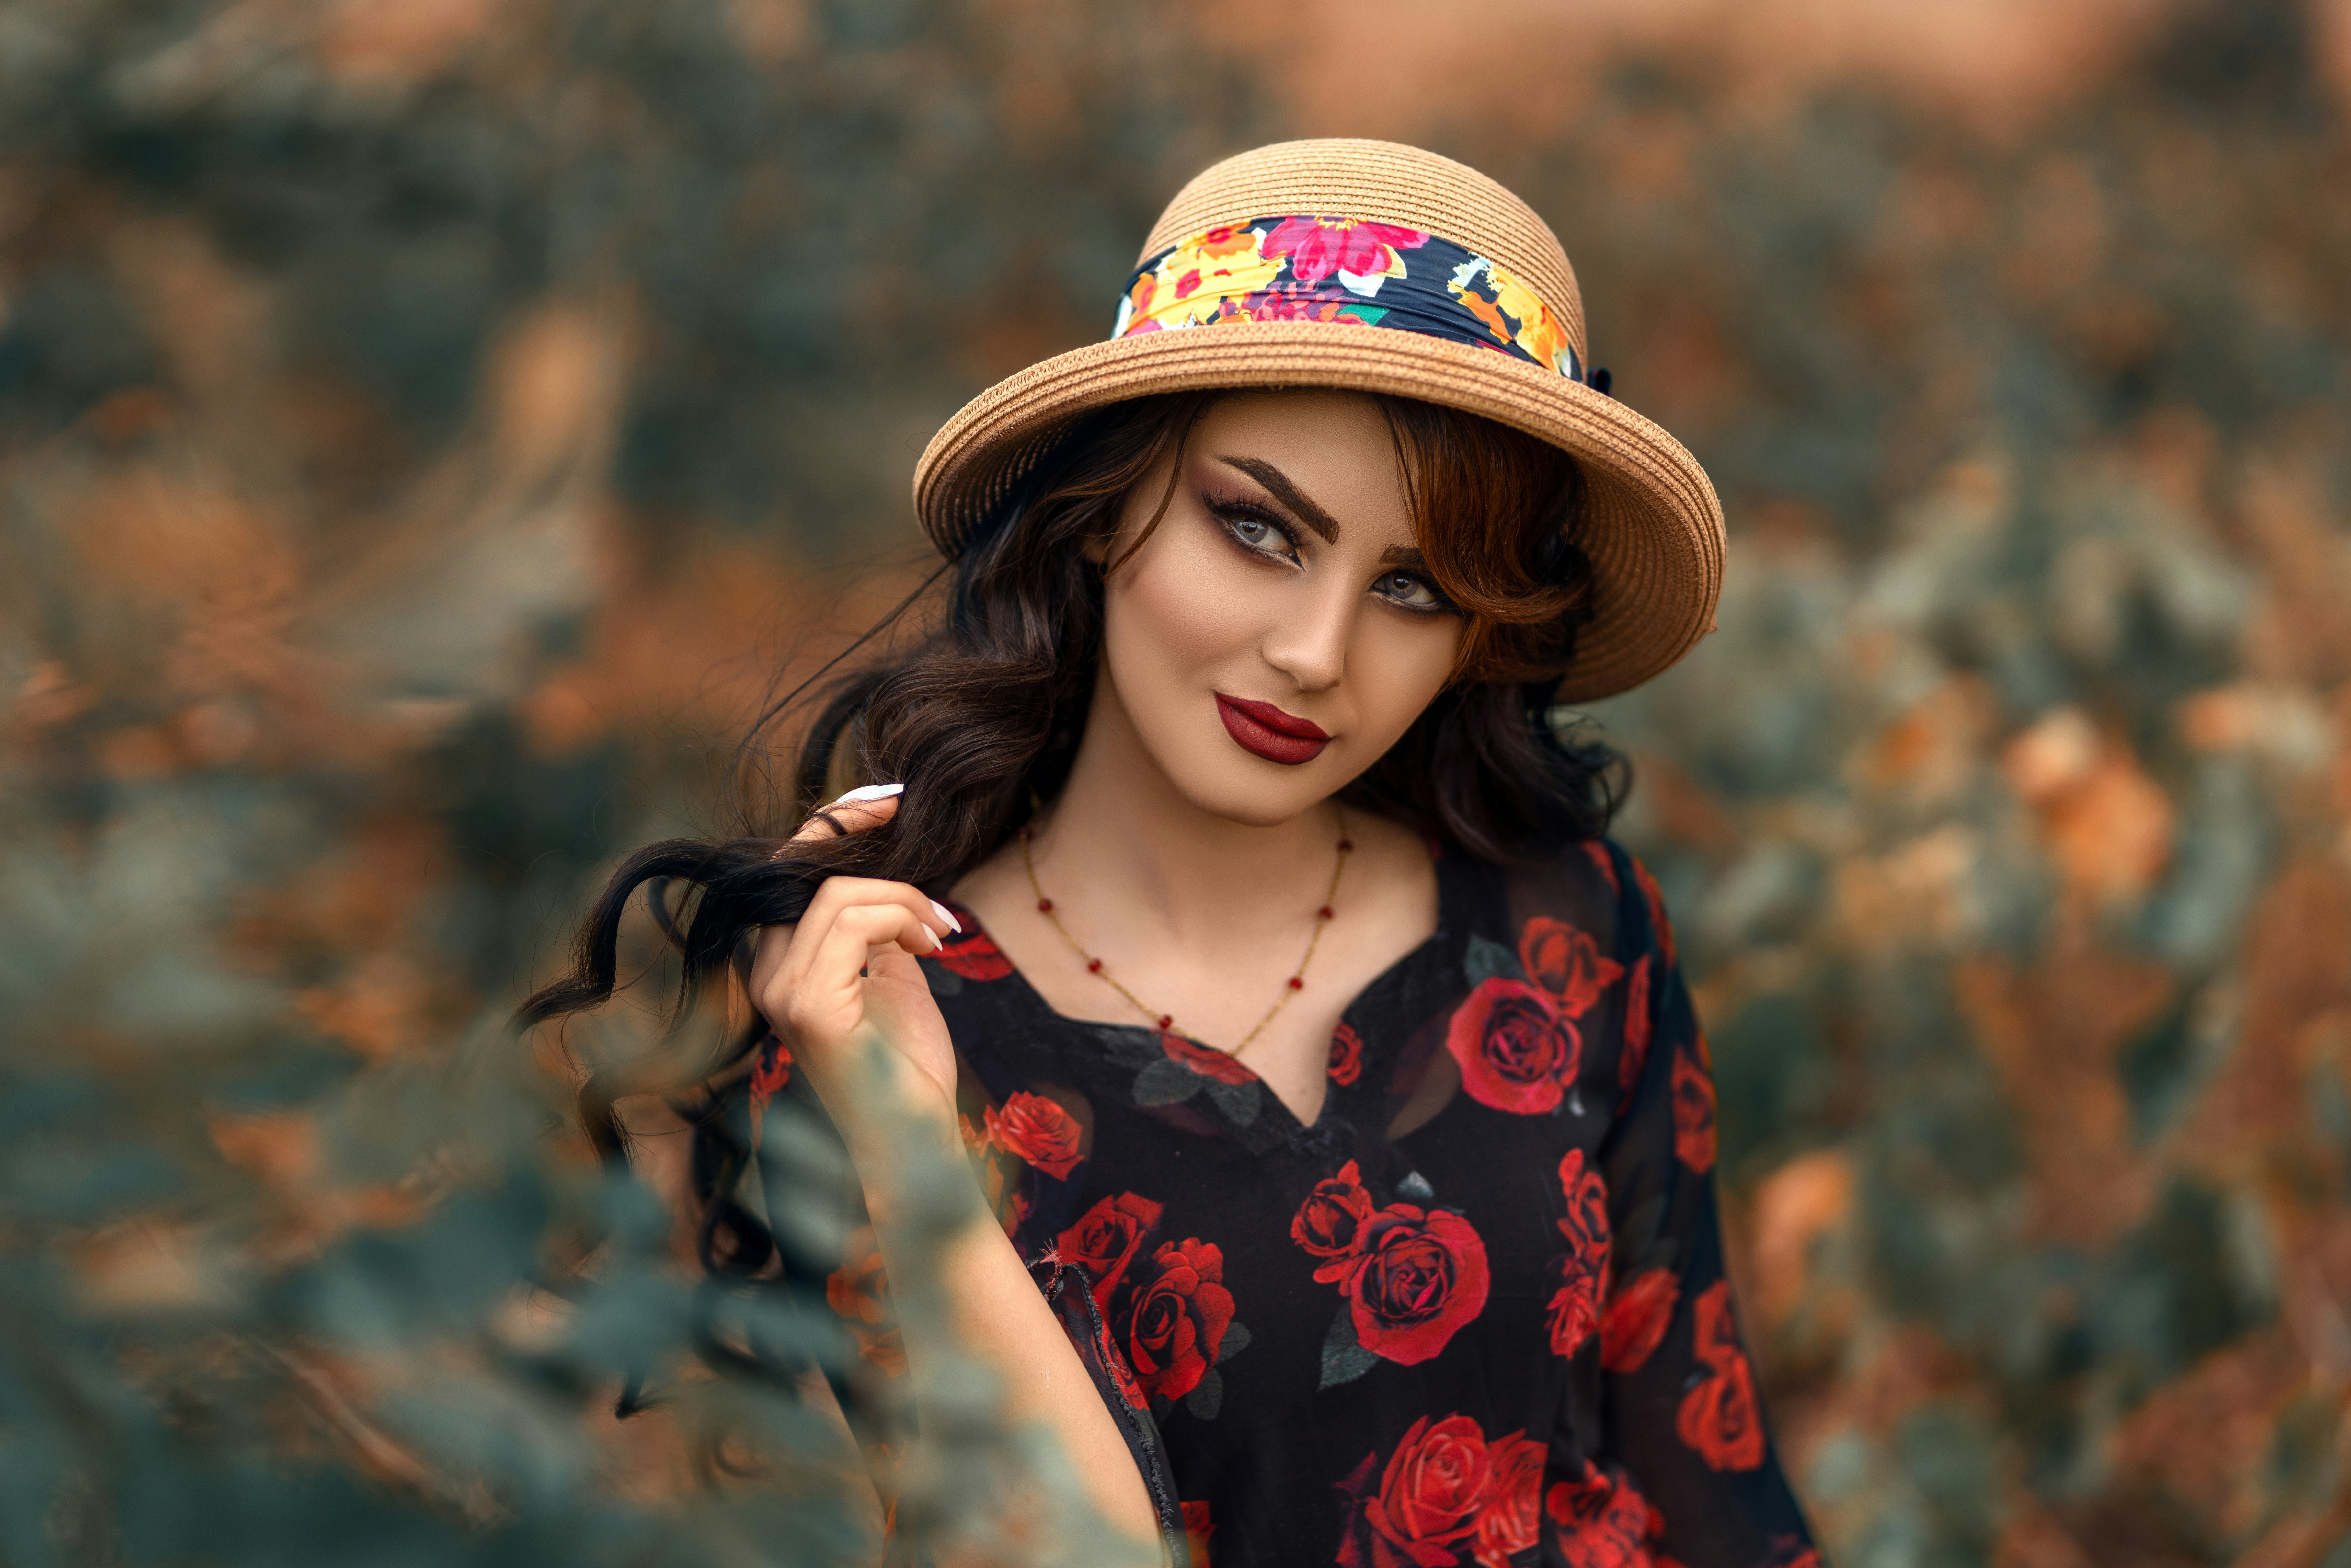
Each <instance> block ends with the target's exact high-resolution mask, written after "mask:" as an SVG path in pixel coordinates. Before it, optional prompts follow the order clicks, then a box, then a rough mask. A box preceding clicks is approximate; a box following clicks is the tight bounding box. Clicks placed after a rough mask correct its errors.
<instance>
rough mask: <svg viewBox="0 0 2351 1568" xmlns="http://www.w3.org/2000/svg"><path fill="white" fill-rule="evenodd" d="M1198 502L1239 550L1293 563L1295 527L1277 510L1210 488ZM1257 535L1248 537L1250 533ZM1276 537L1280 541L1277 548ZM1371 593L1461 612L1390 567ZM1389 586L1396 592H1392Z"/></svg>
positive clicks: (1411, 575)
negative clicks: (1205, 508)
mask: <svg viewBox="0 0 2351 1568" xmlns="http://www.w3.org/2000/svg"><path fill="white" fill-rule="evenodd" d="M1200 504H1201V505H1202V506H1203V507H1207V511H1208V513H1209V515H1210V516H1211V517H1215V518H1216V519H1217V522H1218V523H1219V524H1220V525H1222V527H1223V528H1224V531H1225V536H1226V537H1227V538H1229V539H1231V540H1232V541H1233V543H1234V544H1235V545H1237V546H1238V547H1239V548H1240V549H1244V550H1246V551H1248V552H1249V554H1250V555H1253V556H1257V557H1259V558H1260V559H1265V560H1273V561H1280V562H1282V563H1283V564H1285V565H1290V566H1296V565H1299V564H1301V562H1300V560H1299V553H1298V551H1299V544H1298V530H1297V528H1296V527H1295V526H1294V525H1292V524H1291V523H1290V521H1289V520H1288V519H1286V518H1284V517H1281V516H1280V514H1279V513H1277V512H1274V511H1271V510H1270V509H1268V508H1267V507H1263V506H1260V505H1259V504H1258V503H1257V502H1256V501H1253V500H1251V499H1249V497H1244V496H1235V495H1229V494H1222V493H1219V492H1217V491H1213V490H1203V491H1202V492H1201V493H1200ZM1252 532H1254V533H1255V534H1256V537H1255V538H1251V537H1250V535H1251V533H1252ZM1276 540H1279V541H1280V546H1279V548H1277V547H1276V545H1275V542H1274V541H1276ZM1373 582H1374V586H1373V588H1372V592H1374V594H1376V595H1377V596H1378V597H1379V598H1381V599H1383V600H1384V601H1387V602H1388V603H1390V604H1393V605H1395V607H1396V608H1397V609H1399V610H1402V611H1405V612H1406V613H1408V614H1413V615H1458V614H1459V613H1460V611H1459V610H1458V608H1457V607H1456V606H1455V605H1454V603H1453V601H1451V600H1449V599H1447V597H1446V596H1445V594H1444V591H1442V590H1440V589H1439V588H1438V587H1437V584H1436V583H1434V582H1432V581H1430V580H1428V579H1427V578H1426V577H1425V576H1423V575H1422V574H1421V573H1419V572H1415V571H1405V570H1397V569H1394V568H1391V569H1390V570H1385V571H1383V572H1381V573H1380V575H1379V576H1378V577H1377V578H1374V580H1373ZM1391 589H1394V590H1397V591H1391Z"/></svg>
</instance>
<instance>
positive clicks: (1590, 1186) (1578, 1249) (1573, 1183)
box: [1559, 1149, 1608, 1265]
mask: <svg viewBox="0 0 2351 1568" xmlns="http://www.w3.org/2000/svg"><path fill="white" fill-rule="evenodd" d="M1559 1190H1560V1194H1561V1196H1562V1197H1565V1198H1566V1199H1567V1218H1565V1219H1562V1220H1561V1221H1560V1222H1559V1230H1560V1234H1561V1235H1562V1236H1564V1237H1566V1238H1567V1240H1568V1245H1569V1246H1571V1247H1573V1249H1575V1256H1576V1257H1577V1258H1579V1259H1582V1260H1583V1261H1585V1262H1587V1263H1591V1264H1594V1265H1597V1264H1599V1263H1601V1262H1603V1261H1604V1260H1606V1259H1607V1257H1608V1187H1607V1185H1606V1184H1605V1183H1604V1182H1603V1181H1602V1180H1601V1179H1600V1173H1599V1172H1598V1171H1596V1170H1591V1169H1588V1168H1586V1166H1585V1165H1584V1161H1583V1150H1582V1149H1570V1150H1568V1151H1567V1154H1566V1156H1565V1157H1564V1158H1562V1160H1561V1161H1560V1162H1559Z"/></svg>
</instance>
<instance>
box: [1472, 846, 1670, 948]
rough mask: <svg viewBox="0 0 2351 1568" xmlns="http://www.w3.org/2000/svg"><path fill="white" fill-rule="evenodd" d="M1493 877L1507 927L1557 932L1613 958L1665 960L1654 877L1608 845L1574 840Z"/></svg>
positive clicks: (1664, 929)
mask: <svg viewBox="0 0 2351 1568" xmlns="http://www.w3.org/2000/svg"><path fill="white" fill-rule="evenodd" d="M1501 875H1502V880H1503V883H1504V885H1505V887H1506V888H1507V889H1508V894H1509V896H1508V901H1507V902H1508V907H1509V910H1510V917H1511V920H1512V922H1513V924H1514V925H1519V926H1524V927H1528V928H1531V929H1532V930H1535V931H1538V932H1541V931H1546V930H1548V929H1549V928H1551V927H1552V926H1555V925H1557V926H1565V927H1568V928H1570V929H1573V930H1574V931H1578V932H1583V933H1588V934H1589V935H1590V936H1591V937H1592V938H1593V939H1594V940H1596V941H1597V942H1598V944H1599V945H1600V946H1601V947H1602V948H1603V949H1604V951H1607V952H1610V953H1612V954H1614V955H1617V956H1625V955H1632V954H1639V953H1642V952H1646V951H1649V950H1651V949H1657V950H1660V951H1661V952H1662V954H1663V956H1664V958H1665V961H1666V962H1667V963H1668V964H1670V963H1671V962H1673V956H1674V938H1673V926H1672V924H1671V923H1670V921H1668V919H1667V915H1666V908H1665V899H1664V895H1663V894H1662V893H1661V891H1660V890H1659V888H1658V886H1657V879H1656V877H1655V876H1653V875H1652V874H1650V872H1649V868H1648V867H1647V866H1646V865H1644V864H1643V863H1642V862H1641V861H1640V858H1639V857H1638V856H1636V855H1635V854H1634V853H1633V852H1631V851H1629V850H1627V849H1625V846H1624V845H1622V844H1620V843H1618V842H1617V841H1615V840H1614V839H1612V838H1607V837H1599V838H1591V839H1583V840H1579V841H1573V842H1570V843H1567V844H1565V845H1563V846H1562V847H1560V848H1559V849H1557V850H1554V851H1552V852H1549V853H1547V854H1545V855H1543V856H1541V857H1540V858H1539V859H1536V860H1533V861H1531V862H1525V863H1522V864H1519V865H1514V866H1510V867H1506V868H1503V870H1502V873H1501Z"/></svg>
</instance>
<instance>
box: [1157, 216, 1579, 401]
mask: <svg viewBox="0 0 2351 1568" xmlns="http://www.w3.org/2000/svg"><path fill="white" fill-rule="evenodd" d="M1234 321H1321V322H1329V323H1332V324H1334V325H1345V326H1353V327H1384V328H1388V329H1394V330H1400V331H1406V332H1415V333H1417V334H1419V335H1420V336H1422V337H1426V338H1436V339H1439V340H1444V341H1447V342H1454V343H1466V344H1468V345H1470V346H1472V347H1476V348H1482V349H1490V350H1495V351H1496V352H1498V353H1502V354H1507V355H1509V356H1510V357H1511V358H1513V359H1518V360H1523V361H1527V362H1528V363H1530V364H1535V365H1541V367H1543V368H1544V369H1545V370H1550V371H1557V372H1558V373H1559V374H1561V375H1562V376H1564V377H1566V378H1567V379H1568V380H1569V381H1572V382H1583V384H1586V385H1590V386H1593V387H1595V388H1597V389H1598V390H1601V391H1605V390H1606V385H1605V382H1604V379H1603V378H1604V373H1603V372H1593V374H1591V375H1589V376H1587V375H1586V374H1585V371H1584V367H1583V360H1582V359H1581V357H1580V356H1579V355H1578V354H1577V352H1576V350H1575V346H1574V343H1573V340H1571V339H1570V338H1569V336H1568V331H1567V327H1566V324H1565V323H1564V322H1562V320H1561V319H1560V318H1559V317H1558V316H1557V315H1556V314H1555V313H1554V312H1553V311H1552V308H1551V307H1550V306H1549V305H1547V304H1545V303H1544V302H1543V300H1542V299H1541V297H1539V296H1538V295H1537V294H1536V293H1535V291H1534V290H1533V289H1532V288H1531V287H1529V286H1528V285H1527V284H1526V283H1525V282H1524V281H1523V280H1521V279H1520V277H1518V276H1517V275H1516V274H1514V273H1512V272H1511V271H1510V268H1508V267H1504V266H1502V265H1501V264H1500V263H1499V262H1497V261H1495V260H1493V259H1492V258H1491V257H1489V256H1479V255H1478V254H1476V253H1475V252H1473V251H1471V250H1469V249H1468V248H1467V247H1466V246H1458V245H1456V244H1454V243H1453V242H1452V241H1450V240H1447V239H1444V238H1442V237H1440V236H1438V235H1433V234H1429V233H1426V232H1425V231H1424V230H1420V229H1415V228H1406V227H1405V226H1404V225H1401V224H1383V223H1373V222H1369V221H1366V220H1364V219H1359V218H1351V217H1338V216H1331V215H1327V214H1325V215H1314V214H1290V215H1275V216H1270V217H1262V218H1257V219H1253V220H1251V221H1250V222H1249V223H1245V224H1242V223H1233V224H1223V225H1218V226H1217V227H1215V228H1211V229H1204V230H1202V231H1201V232H1200V233H1198V234H1196V235H1190V236H1189V237H1187V238H1186V239H1184V240H1182V241H1180V242H1178V243H1177V244H1175V245H1172V246H1168V247H1167V248H1166V249H1165V250H1164V251H1161V252H1160V253H1159V254H1158V255H1157V256H1153V257H1152V258H1151V259H1150V260H1148V261H1147V262H1145V263H1144V265H1143V266H1142V267H1139V268H1137V269H1136V271H1135V274H1134V277H1133V278H1131V279H1130V280H1129V281H1128V284H1127V287H1126V292H1125V294H1124V296H1123V298H1121V299H1120V300H1119V307H1118V320H1117V323H1116V325H1114V326H1113V328H1112V329H1111V336H1112V337H1113V339H1117V338H1131V337H1134V336H1136V335H1138V334H1140V333H1145V332H1164V331H1171V330H1175V329H1183V328H1189V327H1207V326H1213V325H1218V324H1222V323H1226V322H1234Z"/></svg>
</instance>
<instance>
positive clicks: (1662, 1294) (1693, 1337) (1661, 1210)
mask: <svg viewBox="0 0 2351 1568" xmlns="http://www.w3.org/2000/svg"><path fill="white" fill-rule="evenodd" d="M1614 858H1615V862H1616V864H1617V866H1618V868H1619V873H1620V876H1621V881H1620V883H1619V885H1620V886H1621V887H1622V889H1623V896H1622V897H1621V898H1620V900H1619V904H1618V909H1619V920H1620V924H1621V925H1622V927H1623V928H1624V929H1625V932H1626V938H1625V940H1624V941H1623V942H1621V943H1620V945H1619V946H1620V951H1619V953H1618V957H1619V958H1620V960H1621V961H1622V962H1623V963H1624V964H1625V969H1626V978H1625V1022H1624V1045H1623V1051H1622V1054H1621V1056H1620V1058H1619V1071H1618V1075H1617V1077H1618V1086H1619V1092H1620V1096H1621V1098H1620V1101H1619V1103H1618V1106H1617V1117H1616V1124H1615V1125H1614V1128H1612V1129H1611V1130H1610V1132H1609V1134H1608V1135H1607V1137H1606V1139H1605V1140H1604V1142H1603V1144H1602V1145H1601V1149H1600V1168H1601V1175H1602V1176H1603V1178H1604V1182H1605V1186H1606V1191H1607V1204H1608V1215H1609V1221H1610V1230H1611V1233H1612V1235H1613V1237H1614V1256H1613V1258H1612V1260H1611V1267H1610V1270H1609V1286H1608V1289H1609V1298H1608V1301H1607V1302H1606V1304H1605V1306H1604V1309H1603V1311H1602V1314H1601V1322H1600V1357H1601V1369H1602V1404H1603V1428H1604V1435H1603V1445H1604V1461H1603V1463H1602V1464H1601V1465H1599V1466H1596V1467H1594V1468H1593V1471H1592V1473H1590V1474H1588V1475H1584V1476H1581V1477H1573V1478H1570V1479H1569V1481H1568V1483H1567V1485H1566V1487H1565V1489H1564V1490H1561V1489H1556V1488H1555V1489H1553V1492H1552V1497H1551V1499H1549V1500H1548V1504H1549V1506H1550V1507H1551V1508H1552V1513H1553V1516H1554V1518H1556V1519H1558V1521H1559V1522H1560V1523H1561V1524H1562V1527H1563V1528H1565V1529H1568V1530H1570V1531H1573V1530H1584V1531H1599V1532H1602V1533H1605V1532H1606V1531H1608V1530H1610V1529H1612V1528H1614V1521H1615V1520H1616V1519H1619V1518H1622V1517H1625V1516H1627V1515H1631V1514H1642V1513H1643V1511H1641V1510H1631V1509H1628V1508H1626V1507H1625V1505H1624V1502H1623V1499H1622V1497H1621V1495H1620V1494H1621V1493H1622V1492H1623V1491H1625V1490H1626V1489H1628V1488H1630V1489H1635V1490H1637V1491H1638V1492H1639V1494H1640V1498H1641V1500H1642V1502H1643V1503H1644V1504H1645V1505H1646V1513H1645V1514H1644V1515H1643V1516H1645V1517H1646V1518H1647V1519H1648V1520H1649V1521H1651V1525H1652V1527H1653V1528H1656V1527H1657V1526H1658V1525H1659V1524H1660V1523H1661V1525H1662V1529H1661V1530H1660V1531H1659V1539H1658V1540H1657V1541H1656V1542H1654V1543H1653V1544H1656V1545H1659V1546H1662V1548H1663V1549H1664V1550H1665V1551H1666V1552H1668V1553H1670V1555H1671V1556H1672V1557H1673V1558H1674V1560H1675V1561H1676V1562H1677V1563H1684V1564H1687V1568H1799V1565H1804V1564H1811V1565H1813V1568H1817V1563H1818V1559H1817V1557H1816V1556H1815V1555H1814V1554H1813V1546H1812V1539H1811V1534H1810V1531H1809V1530H1808V1529H1807V1527H1806V1525H1805V1522H1804V1517H1803V1514H1802V1511H1801V1510H1800V1509H1799V1508H1798V1506H1797V1503H1796V1500H1795V1497H1794V1495H1793V1494H1792V1492H1791V1491H1790V1490H1789V1488H1788V1483H1787V1481H1786V1479H1784V1477H1783V1476H1782V1473H1781V1469H1780V1462H1779V1458H1778V1456H1777V1455H1776V1454H1775V1453H1774V1452H1773V1450H1772V1446H1771V1436H1770V1433H1769V1431H1768V1429H1767V1428H1766V1427H1765V1426H1764V1419H1763V1404H1762V1397H1761V1391H1760V1390H1759V1388H1758V1387H1757V1383H1756V1376H1755V1368H1754V1365H1753V1364H1752V1362H1750V1360H1749V1358H1748V1354H1747V1349H1746V1345H1745V1343H1744V1342H1743V1340H1742V1338H1741V1336H1740V1332H1739V1325H1738V1321H1737V1315H1736V1312H1734V1310H1733V1305H1732V1301H1731V1296H1730V1281H1729V1279H1728V1278H1727V1277H1726V1276H1725V1274H1724V1270H1723V1255H1722V1235H1721V1227H1720V1219H1719V1215H1718V1213H1717V1210H1716V1207H1715V1191H1714V1155H1715V1131H1714V1073H1713V1063H1712V1061H1710V1060H1709V1058H1708V1052H1707V1045H1706V1035H1705V1032H1704V1031H1703V1030H1701V1029H1700V1028H1699V1027H1698V1018H1697V1015H1696V1013H1695V1012H1694V1011H1693V1010H1692V1009H1691V1006H1690V997H1689V992H1688V989H1687V988H1686V987H1685V986H1684V985H1683V983H1682V977H1681V970H1680V967H1679V966H1678V965H1677V963H1676V961H1675V959H1676V955H1675V952H1674V939H1673V930H1672V927H1671V926H1670V925H1667V922H1666V916H1665V909H1664V905H1663V903H1662V901H1661V900H1660V899H1659V898H1658V897H1657V893H1656V883H1655V881H1653V880H1652V879H1651V878H1650V876H1649V874H1648V872H1647V871H1646V869H1645V868H1644V867H1642V866H1641V864H1640V863H1639V862H1637V861H1634V860H1633V859H1632V858H1631V857H1630V856H1626V855H1624V854H1623V853H1622V852H1617V853H1616V855H1615V857H1614Z"/></svg>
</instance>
